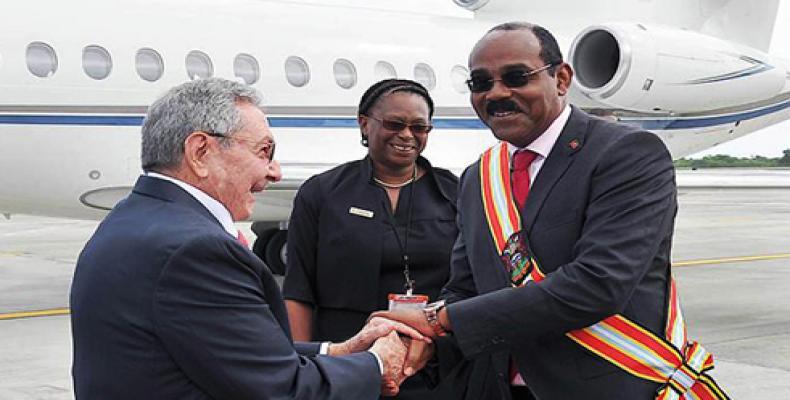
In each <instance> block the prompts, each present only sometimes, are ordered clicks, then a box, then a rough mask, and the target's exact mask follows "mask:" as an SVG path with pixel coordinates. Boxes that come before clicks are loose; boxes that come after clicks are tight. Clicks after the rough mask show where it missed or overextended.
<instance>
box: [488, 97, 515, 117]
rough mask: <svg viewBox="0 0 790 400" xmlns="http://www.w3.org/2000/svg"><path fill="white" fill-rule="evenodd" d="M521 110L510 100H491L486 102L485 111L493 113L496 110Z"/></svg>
mask: <svg viewBox="0 0 790 400" xmlns="http://www.w3.org/2000/svg"><path fill="white" fill-rule="evenodd" d="M508 111H521V110H520V109H519V108H518V106H517V105H516V103H514V102H513V101H511V100H492V101H489V102H488V103H486V113H488V114H494V113H497V112H508Z"/></svg>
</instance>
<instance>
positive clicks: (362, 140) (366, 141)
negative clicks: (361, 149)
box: [359, 136, 368, 147]
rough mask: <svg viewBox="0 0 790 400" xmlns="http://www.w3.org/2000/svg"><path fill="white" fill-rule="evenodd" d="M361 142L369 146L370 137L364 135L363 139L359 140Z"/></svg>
mask: <svg viewBox="0 0 790 400" xmlns="http://www.w3.org/2000/svg"><path fill="white" fill-rule="evenodd" d="M359 143H361V144H362V145H363V146H365V147H368V138H366V137H364V136H363V137H362V139H361V140H360V141H359Z"/></svg>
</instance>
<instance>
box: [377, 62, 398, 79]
mask: <svg viewBox="0 0 790 400" xmlns="http://www.w3.org/2000/svg"><path fill="white" fill-rule="evenodd" d="M373 75H374V76H375V77H376V80H379V81H380V80H384V79H394V78H397V77H398V74H397V73H396V72H395V67H393V66H392V64H390V63H388V62H386V61H379V62H377V63H376V65H375V66H374V67H373Z"/></svg>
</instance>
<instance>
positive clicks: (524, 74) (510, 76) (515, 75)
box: [466, 63, 557, 93]
mask: <svg viewBox="0 0 790 400" xmlns="http://www.w3.org/2000/svg"><path fill="white" fill-rule="evenodd" d="M555 65H557V63H548V64H546V65H544V66H542V67H540V68H538V69H533V70H531V71H524V70H512V71H507V72H505V73H504V74H502V78H501V79H494V78H491V77H485V76H473V77H471V78H469V79H467V80H466V86H469V91H471V92H472V93H482V92H487V91H489V90H491V88H493V87H494V82H497V81H499V82H502V83H504V84H505V86H507V87H509V88H517V87H522V86H524V85H526V84H527V83H529V81H530V79H529V77H530V76H532V75H535V74H537V73H539V72H541V71H545V70H547V69H549V68H551V67H553V66H555Z"/></svg>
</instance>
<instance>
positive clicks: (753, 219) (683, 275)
mask: <svg viewBox="0 0 790 400" xmlns="http://www.w3.org/2000/svg"><path fill="white" fill-rule="evenodd" d="M706 174H708V179H707V183H705V182H706V178H705V175H706ZM722 174H724V175H725V178H724V179H723V181H721V180H720V179H719V178H721V175H722ZM771 174H773V175H775V176H774V178H770V176H769V178H768V180H767V181H766V182H762V181H761V182H762V183H761V184H754V182H753V179H751V180H750V179H749V178H748V176H749V175H754V171H742V172H741V173H738V172H737V171H734V172H733V171H731V173H730V176H731V177H732V178H729V179H728V178H726V174H725V173H724V172H722V171H715V172H714V173H709V172H705V171H679V172H678V182H679V184H680V189H679V197H678V200H679V203H680V210H679V213H678V217H677V222H676V229H675V240H674V248H673V260H674V262H673V265H674V268H673V271H674V275H675V278H676V280H677V283H678V287H679V291H680V295H681V299H682V302H683V309H684V315H685V318H686V321H687V323H688V325H689V332H690V336H691V337H692V338H693V339H695V340H698V341H700V342H701V343H702V344H703V345H704V346H705V347H706V348H707V349H709V350H710V351H711V352H712V353H713V354H714V355H715V357H716V367H715V369H714V370H713V371H711V375H712V376H713V377H714V378H715V379H716V380H717V381H718V382H719V383H720V384H721V386H722V387H723V388H724V389H725V390H726V391H727V392H728V394H729V395H730V397H731V398H733V399H743V400H752V399H754V400H756V399H790V289H788V288H789V287H790V184H787V185H785V184H784V183H783V182H790V170H788V171H779V172H772V173H770V174H768V175H771ZM758 175H760V176H764V175H763V174H762V173H760V174H758ZM700 176H702V177H701V178H700ZM743 179H745V182H746V183H745V184H733V183H732V182H740V181H739V180H743ZM760 179H763V178H760ZM689 180H692V181H695V182H697V181H699V182H702V183H699V184H689V183H688V182H689ZM97 224H98V222H97V221H76V220H66V219H55V218H44V217H33V216H26V215H14V216H12V217H11V219H10V220H6V219H3V218H2V217H0V399H58V400H61V399H72V398H73V393H72V385H71V372H70V366H71V336H70V326H69V317H68V314H67V312H68V310H67V309H66V307H67V306H68V291H69V285H70V282H71V276H72V273H73V270H74V264H75V262H76V259H77V256H78V254H79V251H80V250H81V248H82V246H83V244H84V243H85V241H86V240H87V239H88V238H89V237H90V235H91V234H92V232H93V231H94V229H95V228H96V226H97ZM239 226H240V228H242V229H246V230H247V232H245V234H247V237H249V238H252V237H254V235H253V234H252V233H251V232H249V231H248V230H249V224H240V225H239ZM118 379H123V377H121V376H119V377H118Z"/></svg>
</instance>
